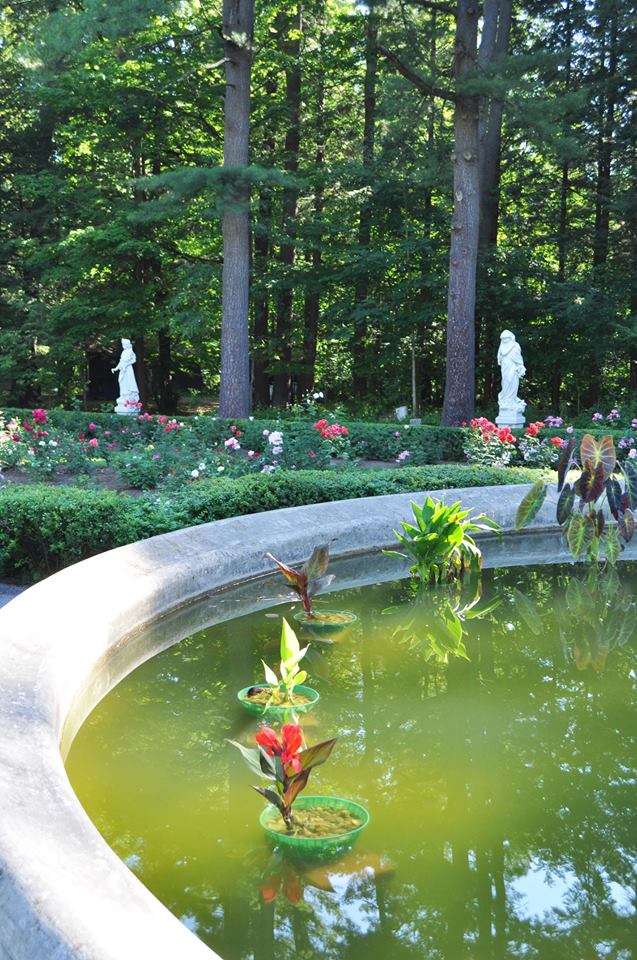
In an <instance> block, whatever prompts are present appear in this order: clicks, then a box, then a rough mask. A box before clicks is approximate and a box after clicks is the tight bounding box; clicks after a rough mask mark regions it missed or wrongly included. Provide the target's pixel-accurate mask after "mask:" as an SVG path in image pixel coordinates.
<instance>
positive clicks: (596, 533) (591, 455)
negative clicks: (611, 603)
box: [515, 433, 637, 567]
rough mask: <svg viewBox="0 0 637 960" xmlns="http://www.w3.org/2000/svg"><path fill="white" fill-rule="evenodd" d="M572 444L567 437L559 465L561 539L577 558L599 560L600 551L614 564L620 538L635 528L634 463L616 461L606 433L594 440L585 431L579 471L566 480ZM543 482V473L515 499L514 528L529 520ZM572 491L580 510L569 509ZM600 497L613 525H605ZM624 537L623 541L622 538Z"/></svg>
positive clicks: (540, 496)
mask: <svg viewBox="0 0 637 960" xmlns="http://www.w3.org/2000/svg"><path fill="white" fill-rule="evenodd" d="M573 451H574V444H573V443H569V444H568V446H567V447H566V448H565V450H564V451H563V453H562V457H561V459H560V463H559V465H558V480H557V489H558V491H559V497H558V500H557V509H556V517H557V522H558V523H559V524H560V526H566V525H567V524H568V526H567V527H566V542H567V544H568V548H569V550H570V552H571V553H572V555H573V557H574V558H575V559H576V560H579V559H580V558H586V559H588V560H590V561H594V562H598V561H599V560H600V559H601V558H602V555H603V556H604V559H605V561H606V564H607V565H609V566H611V567H612V566H614V565H615V564H616V562H617V560H618V558H619V555H620V553H621V551H622V550H623V549H624V544H626V543H628V542H629V541H630V540H631V539H632V537H633V534H634V530H635V521H634V517H633V513H632V509H631V508H633V507H634V505H635V503H637V467H635V465H634V464H633V461H632V460H627V461H626V463H625V465H624V466H623V467H620V466H618V464H617V456H616V452H615V444H614V443H613V438H612V437H611V436H610V435H605V436H602V437H601V438H600V439H599V440H598V439H596V438H595V437H593V436H592V435H591V434H590V433H587V434H584V436H583V437H582V440H581V443H580V448H579V456H580V461H581V465H580V468H579V469H580V474H579V477H578V478H577V480H575V481H574V482H573V483H566V482H565V480H566V476H567V474H568V471H569V469H570V468H571V466H573ZM615 470H620V471H621V474H622V476H623V478H624V480H625V487H624V488H622V485H621V483H620V482H619V480H618V479H617V478H616V477H615V476H613V475H612V474H613V471H615ZM546 492H547V487H546V484H545V483H544V481H543V480H542V479H538V480H536V481H535V483H534V484H533V486H532V487H531V489H530V490H529V491H528V493H527V494H525V496H524V498H523V499H522V502H521V503H520V505H519V507H518V509H517V514H516V519H515V526H516V529H521V528H522V527H526V526H528V524H529V523H531V521H532V520H533V519H534V518H535V517H536V516H537V514H538V513H539V510H540V508H541V506H542V504H543V503H544V499H545V497H546ZM576 497H579V512H578V513H573V509H574V506H575V500H576ZM604 501H606V503H607V505H608V510H609V511H610V514H611V516H612V517H613V518H614V519H615V520H616V521H617V526H616V527H611V526H608V525H607V523H606V516H605V513H604V509H603V507H604ZM622 540H623V542H624V543H623V544H622V543H621V541H622Z"/></svg>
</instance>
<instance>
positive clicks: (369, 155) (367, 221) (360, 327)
mask: <svg viewBox="0 0 637 960" xmlns="http://www.w3.org/2000/svg"><path fill="white" fill-rule="evenodd" d="M377 75H378V27H377V22H376V14H375V10H374V0H370V2H369V3H368V13H367V20H366V24H365V81H364V86H363V98H364V121H363V175H364V185H365V187H366V188H368V189H371V188H372V169H371V168H372V165H373V163H374V141H375V134H376V81H377ZM371 238H372V198H371V197H369V196H368V197H367V198H366V199H365V200H364V201H363V204H362V205H361V209H360V214H359V221H358V248H359V257H361V255H362V256H364V255H365V254H366V253H367V251H368V250H369V245H370V241H371ZM368 297H369V273H368V269H367V266H366V265H364V266H363V269H361V265H360V262H359V264H358V268H357V280H356V284H355V288H354V298H355V304H354V309H355V311H356V312H357V314H358V316H357V317H356V319H355V320H354V340H353V343H352V364H353V372H352V390H353V393H354V396H355V397H363V396H364V395H365V394H366V393H367V384H368V369H367V367H368V357H367V335H368V330H367V298H368Z"/></svg>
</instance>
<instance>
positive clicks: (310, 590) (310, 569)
mask: <svg viewBox="0 0 637 960" xmlns="http://www.w3.org/2000/svg"><path fill="white" fill-rule="evenodd" d="M266 557H269V559H270V560H273V561H274V563H276V565H277V567H278V568H279V570H280V571H281V573H282V574H283V576H284V577H285V579H286V580H287V582H288V584H289V585H290V587H291V589H292V590H294V592H295V593H296V595H297V596H298V598H299V600H300V601H301V604H302V605H303V610H302V611H300V612H299V613H295V614H294V619H295V620H297V621H299V623H303V624H305V625H306V626H308V627H312V628H313V629H315V630H327V631H334V630H340V629H342V628H343V627H347V626H349V624H351V623H354V621H355V620H357V619H358V617H357V616H356V614H355V613H351V612H350V611H349V610H320V611H319V610H315V609H314V597H315V596H316V594H317V593H319V592H320V591H321V590H324V589H325V588H326V587H329V585H330V584H331V583H332V581H333V580H334V576H333V575H332V574H328V572H327V567H328V564H329V547H328V545H327V544H326V543H325V544H323V545H322V546H320V547H315V548H314V550H313V551H312V556H311V557H310V559H309V560H306V561H305V563H304V564H303V566H302V567H301V568H300V569H299V570H296V569H295V568H294V567H289V566H288V565H287V564H285V563H281V561H280V560H277V558H276V557H273V556H272V554H271V553H266Z"/></svg>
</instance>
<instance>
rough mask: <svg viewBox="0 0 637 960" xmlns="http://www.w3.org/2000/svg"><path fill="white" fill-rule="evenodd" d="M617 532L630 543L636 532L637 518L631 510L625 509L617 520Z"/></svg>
mask: <svg viewBox="0 0 637 960" xmlns="http://www.w3.org/2000/svg"><path fill="white" fill-rule="evenodd" d="M617 532H618V533H619V535H620V537H621V538H622V540H624V541H625V543H630V541H631V540H632V539H633V534H634V532H635V518H634V517H633V514H632V511H631V510H625V511H624V513H623V514H622V516H621V517H620V518H619V520H618V522H617Z"/></svg>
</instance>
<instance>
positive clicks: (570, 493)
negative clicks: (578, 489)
mask: <svg viewBox="0 0 637 960" xmlns="http://www.w3.org/2000/svg"><path fill="white" fill-rule="evenodd" d="M574 503H575V491H574V490H573V488H572V486H571V485H570V483H566V484H565V485H564V487H563V488H562V492H561V493H560V495H559V498H558V501H557V522H558V523H559V524H560V525H562V524H564V523H566V521H567V520H568V518H569V517H570V515H571V514H572V512H573V504H574Z"/></svg>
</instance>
